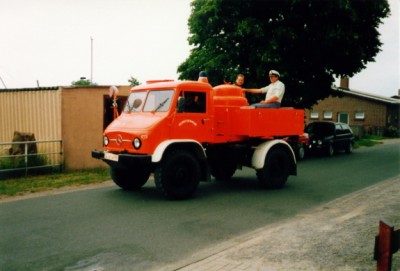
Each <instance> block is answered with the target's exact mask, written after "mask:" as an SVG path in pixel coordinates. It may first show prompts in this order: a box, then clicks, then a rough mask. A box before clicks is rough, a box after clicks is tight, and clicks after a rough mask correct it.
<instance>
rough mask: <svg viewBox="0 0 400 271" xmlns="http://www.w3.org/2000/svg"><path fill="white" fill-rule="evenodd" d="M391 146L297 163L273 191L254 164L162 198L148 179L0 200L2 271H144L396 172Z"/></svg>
mask: <svg viewBox="0 0 400 271" xmlns="http://www.w3.org/2000/svg"><path fill="white" fill-rule="evenodd" d="M399 150H400V149H399V146H398V145H394V144H391V145H381V146H377V147H373V148H362V149H359V150H356V151H355V152H354V153H353V154H351V155H346V154H344V153H343V154H338V155H336V156H334V157H330V158H323V157H317V158H311V159H306V160H304V161H300V162H299V164H298V176H297V177H293V176H291V177H290V178H289V181H288V183H287V186H286V187H285V188H284V189H281V190H260V189H258V186H257V179H256V176H255V172H254V170H252V169H244V170H242V171H238V172H237V173H236V174H235V176H234V178H233V180H232V181H231V182H228V183H226V182H211V183H202V184H201V186H200V188H199V190H198V193H197V195H196V197H195V198H193V199H191V200H186V201H166V200H164V198H162V196H161V195H160V194H159V193H158V192H157V190H156V189H155V186H154V183H153V182H149V183H148V184H146V186H145V187H144V188H143V189H142V190H141V191H140V192H136V193H132V192H125V191H122V190H120V189H118V188H117V187H116V186H107V187H102V188H96V189H88V190H79V191H73V192H68V193H63V194H56V195H49V196H43V197H36V198H30V199H23V200H17V201H11V202H2V203H0V270H87V271H89V270H91V271H93V270H97V271H99V270H151V269H153V268H156V267H160V266H163V265H166V264H170V263H172V262H175V261H178V260H182V259H184V258H186V257H189V256H190V255H192V254H193V253H195V252H196V251H198V250H201V249H205V248H207V247H208V246H213V245H215V244H218V243H219V242H223V241H226V240H229V239H231V238H233V237H235V236H238V235H241V234H244V233H246V232H250V231H253V230H255V229H257V228H260V227H264V226H266V225H268V224H270V223H276V222H278V221H280V220H283V219H285V218H289V217H291V216H293V215H295V214H298V213H300V212H302V211H305V210H307V209H309V208H313V207H316V206H318V205H320V204H323V203H327V202H329V201H331V200H333V199H335V198H337V197H340V196H343V195H345V194H348V193H351V192H354V191H357V190H360V189H362V188H364V187H367V186H369V185H372V184H375V183H377V182H380V181H382V180H385V179H388V178H390V177H393V176H396V175H398V174H399V161H400V160H399Z"/></svg>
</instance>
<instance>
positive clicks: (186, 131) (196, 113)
mask: <svg viewBox="0 0 400 271" xmlns="http://www.w3.org/2000/svg"><path fill="white" fill-rule="evenodd" d="M208 95H209V94H208V93H206V92H200V91H189V90H187V91H181V92H180V96H179V99H178V102H177V108H176V114H175V118H174V121H173V124H172V131H171V136H172V138H179V139H194V140H197V141H199V142H210V140H211V136H212V127H213V126H212V119H211V117H210V116H209V111H210V110H209V109H208V108H207V99H209V97H208Z"/></svg>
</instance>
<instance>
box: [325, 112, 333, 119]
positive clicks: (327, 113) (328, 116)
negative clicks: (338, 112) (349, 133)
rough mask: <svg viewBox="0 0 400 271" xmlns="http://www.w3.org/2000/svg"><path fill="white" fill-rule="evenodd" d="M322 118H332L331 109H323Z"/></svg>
mask: <svg viewBox="0 0 400 271" xmlns="http://www.w3.org/2000/svg"><path fill="white" fill-rule="evenodd" d="M324 119H332V111H325V112H324Z"/></svg>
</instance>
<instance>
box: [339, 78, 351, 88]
mask: <svg viewBox="0 0 400 271" xmlns="http://www.w3.org/2000/svg"><path fill="white" fill-rule="evenodd" d="M340 88H343V89H349V78H348V77H340Z"/></svg>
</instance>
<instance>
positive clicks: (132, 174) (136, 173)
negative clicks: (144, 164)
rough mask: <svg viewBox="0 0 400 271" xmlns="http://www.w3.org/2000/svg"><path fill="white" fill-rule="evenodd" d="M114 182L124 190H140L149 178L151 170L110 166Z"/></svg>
mask: <svg viewBox="0 0 400 271" xmlns="http://www.w3.org/2000/svg"><path fill="white" fill-rule="evenodd" d="M110 175H111V178H112V179H113V181H114V183H115V184H116V185H118V186H119V187H121V188H122V189H124V190H138V189H140V188H141V187H142V186H143V185H144V184H145V183H146V182H147V180H148V179H149V176H150V170H144V169H140V170H132V169H121V168H113V167H110Z"/></svg>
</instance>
